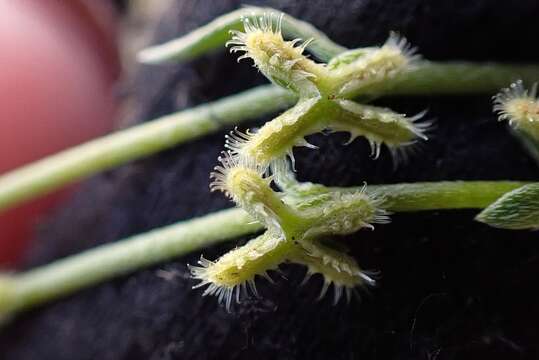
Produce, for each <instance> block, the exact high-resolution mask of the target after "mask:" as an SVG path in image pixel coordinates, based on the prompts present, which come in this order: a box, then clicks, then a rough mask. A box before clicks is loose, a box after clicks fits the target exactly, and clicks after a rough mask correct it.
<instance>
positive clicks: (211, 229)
mask: <svg viewBox="0 0 539 360" xmlns="http://www.w3.org/2000/svg"><path fill="white" fill-rule="evenodd" d="M259 229H260V225H259V224H258V223H253V221H252V220H251V218H250V217H249V216H248V215H247V213H245V212H244V211H243V210H241V209H229V210H222V211H218V212H215V213H213V214H210V215H206V216H203V217H200V218H195V219H192V220H188V221H183V222H180V223H177V224H174V225H170V226H166V227H163V228H160V229H157V230H153V231H150V232H147V233H144V234H140V235H136V236H133V237H130V238H127V239H124V240H121V241H118V242H115V243H111V244H107V245H102V246H99V247H96V248H94V249H91V250H87V251H85V252H82V253H80V254H77V255H73V256H69V257H67V258H64V259H61V260H58V261H55V262H53V263H51V264H48V265H45V266H42V267H38V268H36V269H34V270H30V271H27V272H24V273H20V274H15V275H11V276H7V277H5V278H4V282H5V283H6V281H5V280H6V279H8V278H11V280H10V281H9V286H10V289H9V294H8V295H7V298H8V300H9V301H8V303H7V305H4V306H6V307H7V308H8V310H9V311H11V312H18V311H21V310H23V309H26V308H29V307H32V306H35V305H38V304H41V303H44V302H47V301H50V300H52V299H56V298H58V297H61V296H64V295H67V294H71V293H73V292H74V291H76V290H78V289H81V288H85V287H88V286H91V285H94V284H97V283H100V282H102V281H104V280H108V279H110V278H113V277H116V276H119V275H123V274H127V273H129V272H132V271H135V270H138V269H141V268H143V267H146V266H150V265H154V264H158V263H160V262H163V261H165V260H168V259H171V258H174V257H178V256H181V255H184V254H187V253H189V252H191V251H194V250H197V249H200V248H203V247H207V246H209V245H211V244H214V243H217V242H221V241H224V240H229V239H232V238H236V237H238V236H241V235H244V234H248V233H252V232H255V231H257V230H259ZM0 284H1V283H0ZM0 293H2V292H1V291H0ZM4 293H5V292H4ZM2 310H4V309H0V314H2V313H3V311H2Z"/></svg>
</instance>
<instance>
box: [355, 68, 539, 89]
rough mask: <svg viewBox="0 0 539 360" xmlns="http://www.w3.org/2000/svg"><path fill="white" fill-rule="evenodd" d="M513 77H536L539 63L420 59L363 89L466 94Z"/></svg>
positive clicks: (506, 82) (497, 86)
mask: <svg viewBox="0 0 539 360" xmlns="http://www.w3.org/2000/svg"><path fill="white" fill-rule="evenodd" d="M515 79H523V80H524V81H530V82H534V81H538V80H539V66H538V65H532V64H499V63H472V62H447V63H439V62H431V61H423V62H421V63H420V64H419V65H418V66H417V68H416V69H414V70H412V71H409V72H406V73H402V74H399V75H397V76H396V77H395V78H394V79H392V80H391V81H388V82H385V83H378V84H375V85H373V86H371V87H368V88H365V89H364V90H363V92H364V93H367V94H383V95H447V94H452V95H469V94H488V93H495V92H496V91H498V90H499V89H500V88H501V87H504V86H507V85H508V84H510V83H511V82H513V81H514V80H515Z"/></svg>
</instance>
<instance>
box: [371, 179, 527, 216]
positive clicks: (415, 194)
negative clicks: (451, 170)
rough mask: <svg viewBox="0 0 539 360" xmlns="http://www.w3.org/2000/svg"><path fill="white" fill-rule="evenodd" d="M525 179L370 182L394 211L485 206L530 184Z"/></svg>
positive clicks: (479, 207)
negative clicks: (381, 183)
mask: <svg viewBox="0 0 539 360" xmlns="http://www.w3.org/2000/svg"><path fill="white" fill-rule="evenodd" d="M526 184H527V183H526V182H521V181H441V182H418V183H403V184H393V185H374V186H368V188H367V189H368V191H373V192H375V193H379V194H381V195H383V196H384V198H385V202H384V206H385V207H386V208H387V209H388V210H390V211H392V212H409V211H419V210H447V209H482V208H485V207H487V206H488V205H490V204H492V203H493V202H494V201H496V200H497V199H498V198H499V197H500V196H501V195H503V194H505V193H507V192H509V191H511V190H514V189H516V188H519V187H521V186H523V185H526Z"/></svg>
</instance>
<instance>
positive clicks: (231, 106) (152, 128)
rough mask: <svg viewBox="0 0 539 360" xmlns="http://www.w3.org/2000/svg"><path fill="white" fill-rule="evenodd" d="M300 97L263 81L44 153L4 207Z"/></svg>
mask: <svg viewBox="0 0 539 360" xmlns="http://www.w3.org/2000/svg"><path fill="white" fill-rule="evenodd" d="M515 77H520V78H523V79H526V80H530V81H532V80H534V79H539V67H537V66H524V67H518V66H515V67H513V66H510V65H486V66H485V67H483V65H480V64H471V63H468V64H464V63H462V64H437V63H427V66H424V67H420V68H418V69H416V70H414V71H412V72H410V73H407V74H403V75H400V76H399V77H397V78H396V79H394V80H391V81H388V82H387V83H386V84H384V85H383V86H381V85H378V86H373V87H371V88H368V89H364V90H365V94H372V95H374V96H380V95H381V94H382V93H384V94H390V95H397V94H413V95H435V94H448V93H472V92H488V91H492V92H494V91H496V90H497V89H498V88H500V87H502V86H505V85H506V84H507V83H508V82H510V79H512V78H515ZM296 100H297V99H296V97H295V96H294V95H293V94H292V93H289V92H286V91H284V90H282V89H280V88H278V87H274V86H272V85H263V86H259V87H256V88H253V89H251V90H248V91H245V92H243V93H240V94H237V95H233V96H230V97H227V98H223V99H221V100H217V101H215V102H213V103H208V104H204V105H200V106H197V107H195V108H192V109H189V110H185V111H180V112H178V113H174V114H171V115H167V116H164V117H161V118H159V119H156V120H154V121H150V122H147V123H144V124H142V125H138V126H134V127H132V128H128V129H126V130H123V131H118V132H116V133H113V134H111V135H108V136H105V137H102V138H99V139H97V140H93V141H90V142H88V143H85V144H82V145H79V146H76V147H73V148H71V149H68V150H66V151H63V152H60V153H58V154H55V155H52V156H49V157H47V158H44V159H43V160H40V161H37V162H35V163H32V164H30V165H27V166H23V167H21V168H19V169H16V170H14V171H11V172H9V173H6V174H4V175H1V176H0V212H2V210H5V209H7V208H9V207H13V206H15V205H18V204H20V203H22V202H24V201H26V200H30V199H33V198H35V197H37V196H40V195H43V194H46V193H49V192H51V191H54V190H56V189H58V188H60V187H62V186H63V185H66V184H69V183H72V182H75V181H77V180H80V179H82V178H85V177H87V176H91V175H94V174H96V173H98V172H101V171H104V170H109V169H112V168H114V167H116V166H119V165H122V164H125V163H127V162H129V161H133V160H136V159H139V158H142V157H145V156H149V155H152V154H155V153H157V152H159V151H162V150H165V149H168V148H171V147H173V146H176V145H179V144H182V143H184V142H187V141H189V140H192V139H196V138H199V137H202V136H204V135H206V134H208V133H212V132H216V131H218V130H219V129H221V128H223V127H225V126H231V125H235V124H239V123H241V122H243V121H246V120H249V119H253V118H257V117H260V116H262V115H265V114H269V113H272V112H276V111H279V110H282V109H285V108H286V107H289V106H291V105H292V104H294V102H295V101H296Z"/></svg>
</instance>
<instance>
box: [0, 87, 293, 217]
mask: <svg viewBox="0 0 539 360" xmlns="http://www.w3.org/2000/svg"><path fill="white" fill-rule="evenodd" d="M294 100H295V99H294V98H293V97H291V96H290V94H289V93H288V92H286V91H284V90H282V89H279V88H277V87H274V86H271V85H265V86H260V87H257V88H254V89H251V90H248V91H245V92H243V93H240V94H238V95H234V96H230V97H226V98H223V99H221V100H218V101H215V102H213V103H208V104H204V105H200V106H197V107H194V108H192V109H189V110H185V111H180V112H178V113H175V114H171V115H167V116H164V117H161V118H159V119H156V120H154V121H150V122H147V123H144V124H142V125H139V126H134V127H132V128H128V129H126V130H123V131H118V132H116V133H113V134H111V135H108V136H104V137H102V138H99V139H96V140H93V141H90V142H87V143H85V144H82V145H79V146H76V147H73V148H71V149H68V150H65V151H62V152H60V153H58V154H55V155H52V156H49V157H47V158H44V159H43V160H40V161H37V162H34V163H32V164H29V165H27V166H23V167H21V168H19V169H16V170H14V171H11V172H9V173H6V174H4V175H2V176H0V212H1V211H2V210H5V209H7V208H9V207H12V206H15V205H17V204H19V203H21V202H23V201H25V200H29V199H32V198H35V197H37V196H39V195H43V194H46V193H49V192H51V191H53V190H55V189H58V188H60V187H61V186H63V185H65V184H68V183H71V182H74V181H77V180H80V179H82V178H84V177H86V176H89V175H93V174H96V173H98V172H101V171H104V170H108V169H112V168H114V167H116V166H118V165H121V164H125V163H126V162H129V161H132V160H135V159H139V158H142V157H145V156H148V155H151V154H154V153H156V152H159V151H162V150H165V149H168V148H171V147H173V146H176V145H178V144H181V143H183V142H186V141H188V140H192V139H195V138H198V137H201V136H204V135H206V134H208V133H211V132H215V131H217V130H219V129H221V128H222V127H225V126H230V125H234V124H236V123H238V122H241V121H243V120H247V119H253V118H258V117H260V116H262V115H264V114H268V113H272V112H275V111H278V110H281V109H284V108H286V107H288V106H290V105H291V104H292V103H293V102H294Z"/></svg>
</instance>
